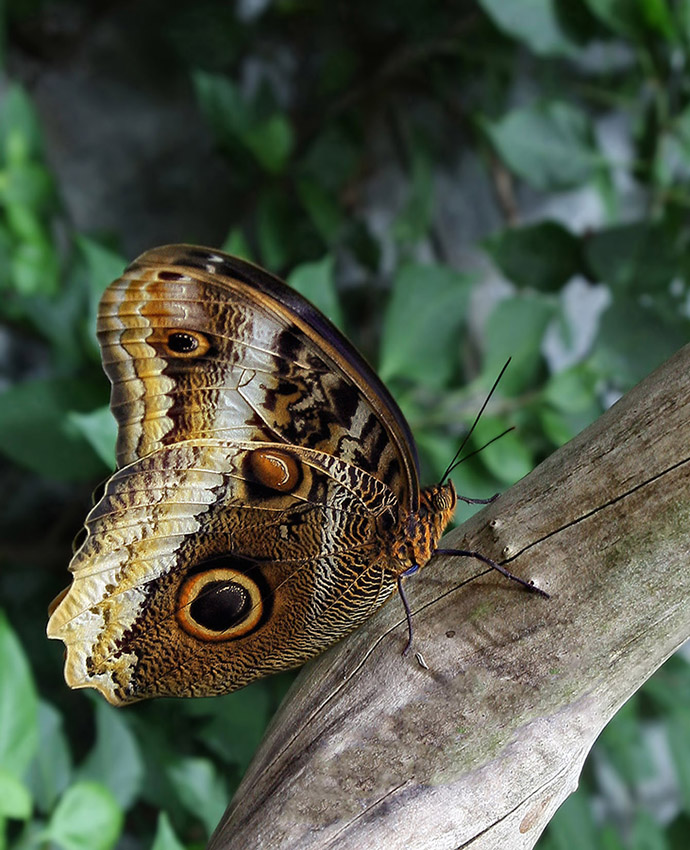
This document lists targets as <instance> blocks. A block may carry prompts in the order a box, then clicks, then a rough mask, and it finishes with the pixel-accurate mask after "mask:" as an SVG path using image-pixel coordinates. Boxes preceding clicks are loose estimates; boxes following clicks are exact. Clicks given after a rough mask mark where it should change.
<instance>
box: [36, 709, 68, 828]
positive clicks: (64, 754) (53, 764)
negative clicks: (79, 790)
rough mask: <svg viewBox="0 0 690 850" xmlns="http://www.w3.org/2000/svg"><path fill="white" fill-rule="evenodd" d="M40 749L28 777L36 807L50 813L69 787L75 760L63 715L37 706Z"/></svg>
mask: <svg viewBox="0 0 690 850" xmlns="http://www.w3.org/2000/svg"><path fill="white" fill-rule="evenodd" d="M38 729H39V733H38V734H39V747H38V751H37V753H36V755H35V756H34V759H33V761H32V762H31V767H30V769H29V774H28V783H29V787H30V789H31V792H32V795H33V797H34V799H35V800H36V805H37V806H38V808H39V809H40V810H41V811H42V812H49V811H50V810H51V809H52V808H53V807H54V805H55V802H56V800H57V799H58V797H59V796H60V794H62V793H63V791H64V790H65V788H66V787H67V785H68V783H69V780H70V776H71V774H72V759H71V756H70V752H69V744H68V743H67V737H66V735H65V732H64V730H63V728H62V716H61V715H60V713H59V712H58V711H56V709H55V708H53V706H52V705H50V704H49V703H47V702H43V701H41V702H40V703H39V706H38Z"/></svg>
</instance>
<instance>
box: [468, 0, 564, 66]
mask: <svg viewBox="0 0 690 850" xmlns="http://www.w3.org/2000/svg"><path fill="white" fill-rule="evenodd" d="M479 5H480V6H482V7H483V9H484V11H485V12H486V13H487V14H488V15H489V17H490V18H492V20H493V21H494V23H495V24H496V26H497V27H498V28H499V29H501V30H503V31H504V32H505V33H506V34H507V35H509V36H512V37H513V38H515V39H517V40H518V41H521V42H522V43H523V44H526V45H527V47H529V48H530V50H532V51H533V52H534V53H537V54H538V55H541V56H572V55H574V54H575V53H576V47H577V46H576V45H575V44H574V43H573V42H572V41H571V40H570V39H569V38H568V35H567V33H566V32H565V31H564V30H563V27H562V26H561V23H560V20H559V17H558V9H557V5H556V3H555V0H510V2H506V0H479Z"/></svg>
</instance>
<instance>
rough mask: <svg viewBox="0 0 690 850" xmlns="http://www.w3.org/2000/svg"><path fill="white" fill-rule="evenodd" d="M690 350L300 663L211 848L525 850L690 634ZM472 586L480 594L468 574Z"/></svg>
mask: <svg viewBox="0 0 690 850" xmlns="http://www.w3.org/2000/svg"><path fill="white" fill-rule="evenodd" d="M689 471H690V346H687V347H686V348H684V349H682V350H681V351H680V352H678V354H677V355H676V356H675V357H674V358H672V359H671V360H670V361H668V362H667V363H666V364H664V365H663V366H662V367H660V368H659V369H658V370H657V371H656V372H655V373H654V374H653V375H651V376H650V377H649V378H647V379H646V380H645V381H644V382H642V383H641V384H640V385H639V386H638V387H636V388H635V389H634V390H633V391H632V392H630V393H629V394H628V395H626V396H625V397H624V398H623V399H621V400H620V401H619V402H618V403H617V404H616V405H614V407H612V408H611V409H610V410H609V411H608V412H607V413H606V414H605V415H604V416H602V417H601V418H600V419H599V420H598V421H597V422H595V423H594V424H593V425H592V426H591V427H590V428H588V429H587V430H586V431H584V432H583V433H582V434H581V435H579V436H578V437H577V438H576V439H574V440H572V441H571V442H570V443H569V444H568V445H566V446H564V447H563V448H562V449H560V450H559V451H557V452H555V453H554V454H553V455H552V456H551V457H549V458H548V459H547V460H546V461H545V462H544V463H543V464H541V466H539V467H538V468H537V469H536V470H535V471H534V472H533V473H531V474H530V475H528V476H527V477H526V478H524V479H523V480H522V481H520V482H518V484H516V485H515V486H514V487H513V488H511V489H510V490H509V491H508V492H506V493H505V494H503V495H502V496H501V497H500V498H499V499H497V500H496V502H494V503H493V504H491V505H489V506H488V507H487V508H486V509H484V510H482V511H481V512H480V513H479V514H477V515H475V516H474V517H473V518H472V519H471V520H470V521H469V522H467V523H466V524H465V525H464V526H462V527H461V528H459V529H457V530H455V531H454V532H452V533H451V534H449V535H447V537H446V538H444V541H443V543H442V545H443V546H445V547H456V548H462V549H473V550H478V551H480V552H482V553H484V554H485V555H488V556H490V557H492V558H494V559H496V560H498V561H500V562H501V563H504V564H505V565H506V566H508V568H509V569H510V570H512V571H513V572H515V573H518V574H519V575H522V576H524V577H526V578H529V579H532V580H533V581H534V582H535V583H536V584H538V585H539V586H540V587H542V588H543V589H544V590H546V591H548V592H549V593H550V594H551V599H549V600H545V599H543V598H541V597H539V596H537V595H536V594H530V593H529V592H526V591H524V590H522V589H520V588H519V587H518V586H517V585H515V584H514V583H511V582H509V581H507V580H506V579H504V578H502V577H501V576H499V575H498V574H496V573H495V572H493V571H490V572H485V571H484V569H483V568H481V565H480V564H478V563H477V562H476V561H474V560H472V559H467V558H448V557H443V558H441V557H438V558H437V559H434V560H433V561H432V563H431V564H430V565H428V566H427V567H425V569H424V570H423V571H422V572H421V574H419V575H418V576H417V577H415V578H414V579H411V580H410V581H408V583H407V585H406V587H407V590H408V595H409V598H410V602H411V606H412V609H413V611H414V612H415V614H414V623H415V649H416V650H418V651H419V652H421V653H422V654H423V657H424V659H425V661H426V664H427V665H428V669H425V668H424V667H423V666H422V665H421V664H420V663H419V662H418V660H415V656H414V654H413V653H411V654H410V656H409V657H407V658H402V657H401V655H400V652H401V649H402V647H403V646H404V643H405V638H406V627H405V623H404V615H403V610H402V606H401V605H400V604H399V602H398V601H397V600H396V599H393V600H392V601H391V602H390V603H388V604H387V605H385V606H384V608H383V609H382V610H381V611H379V612H378V614H376V615H375V616H374V617H373V618H372V620H371V621H370V622H369V623H368V624H367V625H365V626H364V627H363V628H360V629H359V630H357V631H356V632H355V633H354V634H352V635H351V636H350V637H349V638H347V639H346V640H344V641H342V642H341V643H340V644H338V645H337V646H336V647H334V648H333V649H332V650H330V651H329V652H327V653H326V654H325V655H323V656H321V657H320V658H318V659H316V660H315V661H313V662H311V663H310V664H308V665H307V666H306V667H305V668H304V670H303V671H302V673H301V674H300V676H299V677H298V679H297V680H296V682H295V684H294V686H293V688H292V690H291V691H290V693H289V694H288V697H287V698H286V700H285V702H284V704H283V706H282V707H281V710H280V711H279V713H278V715H277V716H276V718H275V720H274V722H273V724H272V725H271V727H270V729H269V731H268V733H267V735H266V737H265V739H264V741H263V744H262V746H261V747H260V749H259V752H258V753H257V755H256V757H255V758H254V761H253V762H252V764H251V766H250V768H249V770H248V772H247V775H246V776H245V778H244V781H243V782H242V784H241V786H240V788H239V790H238V791H237V794H236V795H235V798H234V799H233V801H232V803H231V805H230V806H229V808H228V810H227V812H226V813H225V815H224V817H223V819H222V821H221V823H220V824H219V826H218V829H217V830H216V833H215V835H214V836H213V838H212V839H211V842H210V845H209V847H210V848H211V850H235V848H237V850H239V848H242V850H246V848H258V847H271V848H279V850H287V848H290V850H297V848H299V850H311V848H319V850H336V849H337V850H361V848H363V847H366V848H386V850H398V848H405V850H455V849H456V848H472V850H526V848H531V847H533V846H534V844H535V842H536V841H537V838H538V837H539V835H540V833H541V832H542V830H543V829H544V827H545V826H546V824H547V823H548V821H549V819H550V818H551V817H552V815H553V813H554V812H555V810H556V809H557V808H558V806H559V805H560V803H561V802H562V801H563V800H564V799H565V797H566V796H567V795H568V794H570V793H571V792H572V791H573V790H574V789H575V787H576V785H577V781H578V777H579V774H580V771H581V768H582V764H583V762H584V759H585V757H586V755H587V753H588V751H589V749H590V748H591V746H592V744H593V742H594V740H595V739H596V737H597V736H598V734H599V732H600V731H601V729H602V728H603V726H604V725H605V724H606V722H607V721H608V720H609V718H610V717H611V716H612V715H613V714H614V713H615V711H616V710H617V709H618V708H619V707H620V706H621V705H622V703H623V702H625V700H626V699H627V698H628V697H629V696H630V695H631V694H632V693H633V692H634V691H635V690H636V689H637V688H639V687H640V685H641V684H642V683H643V682H644V681H645V680H646V679H647V678H648V676H649V675H650V674H651V673H652V672H653V671H654V670H655V669H656V668H657V667H658V666H659V665H660V664H661V663H662V662H663V661H664V660H665V659H666V658H667V657H668V656H669V655H670V654H671V653H672V652H673V651H674V650H675V649H676V648H677V647H678V646H679V645H680V644H681V643H682V642H683V641H684V640H686V639H687V638H688V637H689V636H690V569H689V568H688V563H687V561H688V552H689V551H690V522H689V519H690V477H689ZM478 575H479V578H477V577H476V576H478Z"/></svg>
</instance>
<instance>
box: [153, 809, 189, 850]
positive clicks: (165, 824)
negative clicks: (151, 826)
mask: <svg viewBox="0 0 690 850" xmlns="http://www.w3.org/2000/svg"><path fill="white" fill-rule="evenodd" d="M151 850H185V846H184V844H182V843H181V842H180V840H179V839H178V837H177V836H176V835H175V830H174V829H173V828H172V824H171V823H170V818H169V817H168V815H167V813H166V812H159V814H158V824H157V826H156V837H155V838H154V840H153V845H152V846H151Z"/></svg>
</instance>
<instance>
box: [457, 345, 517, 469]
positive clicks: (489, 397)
mask: <svg viewBox="0 0 690 850" xmlns="http://www.w3.org/2000/svg"><path fill="white" fill-rule="evenodd" d="M510 359H511V358H510V357H509V358H508V359H507V360H506V362H505V365H504V366H503V368H502V369H501V371H500V372H499V373H498V377H497V378H496V380H495V381H494V384H493V386H492V387H491V389H490V390H489V394H488V395H487V397H486V398H485V399H484V404H482V406H481V408H480V409H479V413H478V414H477V415H476V416H475V417H474V422H473V423H472V427H471V428H470V430H469V431H468V432H467V433H466V434H465V438H464V439H463V441H462V443H460V448H459V449H458V450H457V452H455V454H454V455H453V459H452V460H451V462H450V463H449V464H448V467H447V468H446V471H445V472H444V473H443V475H442V477H441V484H445V482H446V479H447V478H448V476H449V475H450V473H451V472H452V471H453V470H454V469H455V467H456V466H457V465H458V463H460V455H461V454H462V450H463V449H464V448H465V446H466V445H467V441H468V440H469V439H470V437H471V436H472V432H473V431H474V429H475V428H476V427H477V423H478V422H479V420H480V419H481V416H482V414H483V413H484V411H485V410H486V406H487V404H488V403H489V401H490V400H491V396H492V395H493V394H494V392H495V391H496V387H497V386H498V384H499V381H500V380H501V378H502V377H503V374H504V373H505V370H506V369H507V368H508V364H509V363H510ZM499 436H501V437H502V436H503V434H501V435H499ZM494 439H498V437H496V438H494ZM489 442H493V440H490V441H489ZM487 445H489V443H487ZM477 451H481V449H477ZM472 454H476V452H472ZM471 456H472V455H468V457H471ZM466 459H467V458H465V460H466Z"/></svg>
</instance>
